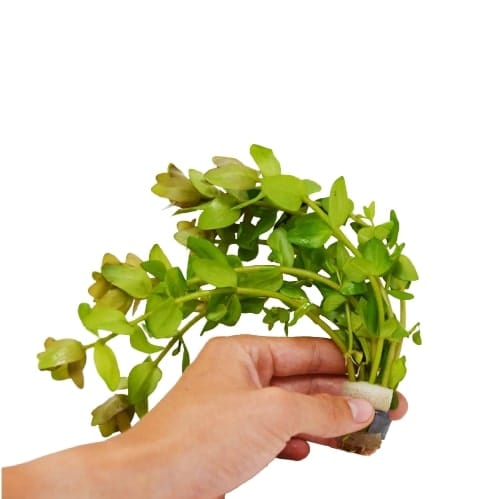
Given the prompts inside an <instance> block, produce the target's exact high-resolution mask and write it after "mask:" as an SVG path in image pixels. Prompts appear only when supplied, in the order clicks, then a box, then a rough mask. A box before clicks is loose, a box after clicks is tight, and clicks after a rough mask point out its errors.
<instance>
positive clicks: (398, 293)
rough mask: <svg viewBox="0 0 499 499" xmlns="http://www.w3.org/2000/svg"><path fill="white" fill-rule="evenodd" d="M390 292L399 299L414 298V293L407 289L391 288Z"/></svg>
mask: <svg viewBox="0 0 499 499" xmlns="http://www.w3.org/2000/svg"><path fill="white" fill-rule="evenodd" d="M388 294H389V295H391V296H393V297H394V298H397V299H399V300H412V299H413V298H414V295H413V294H412V293H408V292H407V291H400V290H398V289H389V290H388Z"/></svg>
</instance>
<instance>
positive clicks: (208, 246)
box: [187, 236, 227, 264]
mask: <svg viewBox="0 0 499 499" xmlns="http://www.w3.org/2000/svg"><path fill="white" fill-rule="evenodd" d="M187 247H188V248H189V249H190V250H191V251H192V252H193V253H194V254H196V255H197V256H199V257H201V258H209V259H210V260H215V261H217V262H219V263H223V264H226V263H227V256H226V255H225V254H224V253H223V252H222V251H221V250H220V249H218V248H217V247H216V246H215V245H214V244H213V243H212V242H211V241H208V240H207V239H203V238H201V237H192V236H191V237H189V239H187Z"/></svg>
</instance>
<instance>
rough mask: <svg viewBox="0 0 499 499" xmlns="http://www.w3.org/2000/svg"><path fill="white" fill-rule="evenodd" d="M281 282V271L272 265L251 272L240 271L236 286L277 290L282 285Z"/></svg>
mask: <svg viewBox="0 0 499 499" xmlns="http://www.w3.org/2000/svg"><path fill="white" fill-rule="evenodd" d="M282 283H283V280H282V274H281V272H280V271H279V269H277V268H272V267H270V268H267V269H260V270H257V271H253V272H241V273H239V275H238V286H239V287H241V288H254V289H264V290H266V291H278V290H279V289H280V287H281V286H282Z"/></svg>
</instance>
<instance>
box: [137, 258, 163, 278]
mask: <svg viewBox="0 0 499 499" xmlns="http://www.w3.org/2000/svg"><path fill="white" fill-rule="evenodd" d="M140 266H141V267H142V268H143V269H144V270H145V271H146V272H148V273H149V274H151V275H152V276H154V277H156V279H159V280H160V281H163V280H164V279H165V274H166V267H165V266H164V264H163V263H162V262H159V261H158V260H147V261H145V262H142V263H141V264H140Z"/></svg>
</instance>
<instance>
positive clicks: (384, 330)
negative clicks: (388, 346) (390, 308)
mask: <svg viewBox="0 0 499 499" xmlns="http://www.w3.org/2000/svg"><path fill="white" fill-rule="evenodd" d="M399 327H400V324H399V322H398V321H397V319H395V317H390V318H389V319H387V320H386V321H383V324H382V325H381V329H380V331H379V336H380V337H381V338H391V337H392V335H393V334H394V333H395V332H396V331H397V329H399Z"/></svg>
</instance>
